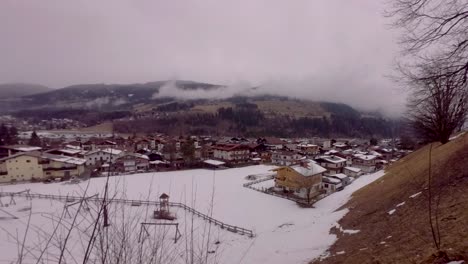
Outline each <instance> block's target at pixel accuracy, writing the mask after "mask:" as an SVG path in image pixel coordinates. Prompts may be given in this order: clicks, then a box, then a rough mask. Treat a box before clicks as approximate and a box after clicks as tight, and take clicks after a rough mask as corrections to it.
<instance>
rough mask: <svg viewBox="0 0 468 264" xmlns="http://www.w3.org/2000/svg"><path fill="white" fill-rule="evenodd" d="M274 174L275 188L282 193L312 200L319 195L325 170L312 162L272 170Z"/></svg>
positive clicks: (305, 161) (302, 162)
mask: <svg viewBox="0 0 468 264" xmlns="http://www.w3.org/2000/svg"><path fill="white" fill-rule="evenodd" d="M273 171H275V172H276V176H275V187H276V188H277V189H282V190H283V191H284V192H290V193H293V194H294V195H296V196H298V197H301V198H307V199H313V198H315V197H317V196H318V195H320V194H321V191H320V190H321V185H322V177H323V175H324V173H325V172H326V169H325V168H323V167H321V166H320V165H319V164H317V163H316V162H315V161H313V160H302V161H301V162H299V163H298V164H294V165H291V166H283V167H280V168H276V169H273Z"/></svg>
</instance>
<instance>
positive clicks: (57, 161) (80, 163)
mask: <svg viewBox="0 0 468 264" xmlns="http://www.w3.org/2000/svg"><path fill="white" fill-rule="evenodd" d="M41 159H42V162H41V164H42V170H43V172H44V178H46V179H57V178H61V179H68V178H71V177H78V176H80V175H82V174H83V173H84V172H85V165H86V160H85V159H80V158H75V157H68V156H59V155H53V154H49V153H42V155H41Z"/></svg>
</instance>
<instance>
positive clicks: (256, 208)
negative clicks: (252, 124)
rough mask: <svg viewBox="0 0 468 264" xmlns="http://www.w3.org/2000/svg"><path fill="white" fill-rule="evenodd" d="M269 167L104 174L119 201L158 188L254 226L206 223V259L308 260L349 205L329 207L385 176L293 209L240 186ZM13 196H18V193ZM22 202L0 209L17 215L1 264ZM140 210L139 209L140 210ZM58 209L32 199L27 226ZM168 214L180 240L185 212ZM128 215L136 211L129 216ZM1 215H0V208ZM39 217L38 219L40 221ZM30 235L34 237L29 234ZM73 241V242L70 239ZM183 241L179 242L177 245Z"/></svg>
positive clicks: (8, 225)
mask: <svg viewBox="0 0 468 264" xmlns="http://www.w3.org/2000/svg"><path fill="white" fill-rule="evenodd" d="M272 168H274V167H272V166H265V165H257V166H250V167H244V168H235V169H227V170H219V171H213V170H203V169H199V170H187V171H174V172H161V173H144V174H134V175H128V176H114V177H111V178H110V186H111V189H112V190H111V192H110V193H111V194H113V195H116V197H118V198H121V197H127V198H129V199H142V200H147V199H150V200H157V198H158V197H159V195H160V194H162V193H163V192H165V193H167V194H168V195H169V196H170V201H172V202H182V203H185V204H187V205H189V206H191V207H194V208H195V209H197V210H198V211H200V212H202V213H206V214H208V215H210V214H212V216H213V218H215V219H217V220H220V221H223V222H225V223H227V224H231V225H236V226H240V227H243V228H247V229H252V230H254V232H255V234H256V236H255V237H254V238H248V237H247V236H241V235H238V234H233V233H230V232H227V231H226V230H223V229H220V228H217V227H213V229H212V230H213V231H212V234H213V238H210V243H211V242H212V243H214V242H215V241H218V240H219V242H220V243H217V244H216V246H215V245H214V244H213V245H211V244H210V246H209V247H208V248H209V249H208V250H210V251H211V250H213V251H216V258H213V259H212V262H217V263H262V262H265V263H269V264H275V263H307V262H308V261H310V260H311V259H313V258H316V257H319V256H320V255H321V254H323V253H324V252H325V251H326V250H327V249H328V248H329V246H330V245H331V244H333V242H334V241H335V239H336V236H335V235H332V234H329V230H330V228H332V227H333V226H335V225H336V224H337V221H338V220H339V219H341V218H342V217H343V216H344V215H345V214H346V213H347V212H348V209H344V210H340V211H336V210H337V209H338V208H340V207H341V206H342V205H343V204H345V203H346V202H347V201H348V200H349V198H350V197H351V194H352V193H353V192H354V191H356V190H357V189H359V188H361V187H363V186H365V185H367V184H369V183H370V182H372V181H374V180H376V179H378V178H379V177H381V176H382V175H383V174H384V173H383V172H381V171H379V172H376V173H374V174H370V175H364V176H361V177H360V178H358V179H357V180H355V181H354V182H353V183H352V184H351V185H349V186H347V187H346V188H345V189H344V190H343V191H340V192H337V193H334V194H332V195H330V196H328V197H326V198H325V199H323V200H321V201H319V202H317V203H316V204H315V208H300V207H299V206H297V205H296V204H295V203H294V202H292V201H289V200H286V199H282V198H279V197H275V196H271V195H267V194H263V193H261V192H258V191H254V190H251V189H248V188H244V187H243V186H242V184H244V183H247V182H248V180H246V179H245V178H246V176H248V175H252V174H264V173H269V170H271V169H272ZM105 180H106V179H105V178H95V179H91V180H90V181H87V182H82V183H79V184H66V183H53V184H42V183H28V184H17V185H3V186H0V191H4V192H14V191H21V190H24V189H31V192H32V193H41V194H61V195H67V194H68V195H79V196H81V195H82V194H83V192H84V191H85V190H86V189H87V190H86V192H87V194H89V195H93V194H95V193H103V186H104V184H105ZM88 183H89V185H88ZM265 184H268V182H266V183H265ZM2 199H3V203H6V202H8V200H9V198H7V197H3V198H2ZM16 199H17V200H21V199H20V198H16ZM212 201H213V204H212ZM28 205H29V201H26V200H25V199H23V200H22V201H18V204H17V205H14V206H10V207H4V208H0V209H3V210H5V211H7V212H10V213H12V214H15V215H16V216H18V217H19V219H17V220H12V219H11V220H8V219H1V218H0V226H1V227H2V229H0V255H1V257H0V263H2V262H6V263H8V262H9V261H11V260H13V259H14V258H15V257H16V255H17V248H18V247H17V244H16V242H14V239H12V238H11V236H8V235H7V231H8V232H10V235H11V234H16V232H18V234H19V235H18V237H19V238H22V237H21V234H23V233H24V229H25V226H26V223H27V221H28V215H29V213H28V211H23V212H19V211H18V210H19V209H21V208H24V207H27V206H28ZM127 207H130V206H127ZM142 208H143V207H141V208H140V209H138V210H143V211H145V210H146V209H142ZM210 208H212V211H211V209H210ZM62 209H63V203H60V202H57V201H48V200H38V199H34V200H33V201H32V213H33V217H32V223H34V224H35V226H36V227H37V228H41V226H44V227H43V228H42V229H43V230H44V232H49V233H51V232H52V231H53V225H51V224H50V220H49V221H47V220H44V219H47V218H44V215H45V212H47V217H52V216H53V215H54V214H55V216H53V217H57V218H58V217H59V216H60V213H61V212H62ZM128 210H137V209H134V208H133V209H128ZM151 210H153V209H151ZM20 211H21V210H20ZM174 212H176V213H177V215H178V217H179V219H178V221H179V222H180V224H181V233H182V237H184V238H187V237H189V234H188V233H187V230H185V229H184V225H185V226H187V224H188V223H189V222H190V221H184V218H187V215H186V213H185V211H183V210H181V209H174ZM4 214H5V213H4ZM132 215H136V213H133V214H132ZM140 215H145V213H141V212H140ZM0 216H3V215H2V212H1V211H0ZM40 217H42V218H44V219H43V220H40V219H39V218H40ZM83 218H85V217H83ZM194 219H195V220H194V226H195V229H197V230H205V231H206V223H205V222H206V221H203V220H201V219H199V218H194ZM68 220H69V219H68ZM69 221H70V220H69ZM83 221H84V220H83ZM138 221H140V222H144V221H146V220H145V219H143V220H141V219H140V220H138ZM169 232H173V231H169ZM199 233H200V234H206V232H204V233H203V232H201V231H200V232H199ZM29 234H31V236H33V235H34V233H33V232H30V233H29ZM171 236H172V233H171ZM28 238H29V237H28ZM72 239H73V238H72ZM75 239H78V240H79V238H77V237H75ZM203 239H205V238H199V240H200V241H205V240H203ZM30 241H34V243H37V242H38V241H39V240H38V238H36V237H31V238H30ZM183 241H184V240H182V242H180V243H178V244H183V243H184V242H183ZM13 242H14V243H13ZM203 243H205V242H203ZM172 244H173V242H172ZM31 254H32V253H31ZM31 258H33V257H31ZM78 262H80V261H78ZM181 262H183V259H181ZM174 263H177V261H176V262H174Z"/></svg>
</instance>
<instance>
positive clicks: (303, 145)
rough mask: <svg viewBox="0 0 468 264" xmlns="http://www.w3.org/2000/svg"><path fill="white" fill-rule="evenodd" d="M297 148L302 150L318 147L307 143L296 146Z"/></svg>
mask: <svg viewBox="0 0 468 264" xmlns="http://www.w3.org/2000/svg"><path fill="white" fill-rule="evenodd" d="M297 146H298V147H302V148H309V147H318V146H317V145H315V144H308V143H301V144H298V145H297Z"/></svg>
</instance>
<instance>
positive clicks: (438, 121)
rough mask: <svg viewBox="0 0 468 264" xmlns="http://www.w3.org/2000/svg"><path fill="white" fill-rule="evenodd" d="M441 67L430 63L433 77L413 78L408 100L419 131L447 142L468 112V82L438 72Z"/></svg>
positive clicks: (414, 124)
mask: <svg viewBox="0 0 468 264" xmlns="http://www.w3.org/2000/svg"><path fill="white" fill-rule="evenodd" d="M440 71H441V70H440V68H438V67H437V65H434V66H432V65H428V66H427V67H426V70H425V71H424V73H425V75H426V76H433V77H431V78H425V79H419V78H417V77H413V78H411V80H412V85H411V89H412V93H411V96H410V98H409V100H408V107H409V120H410V121H411V124H412V126H413V128H414V129H415V132H417V134H418V135H420V136H422V137H423V138H424V139H426V140H428V141H431V142H432V141H439V142H441V143H443V144H444V143H447V142H448V141H449V138H450V135H451V134H452V133H453V132H454V131H456V130H458V129H460V128H461V127H462V126H463V125H464V123H465V120H466V115H467V112H468V89H467V83H460V80H459V79H458V78H457V77H456V76H454V75H452V76H438V77H436V75H437V74H438V72H440Z"/></svg>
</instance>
